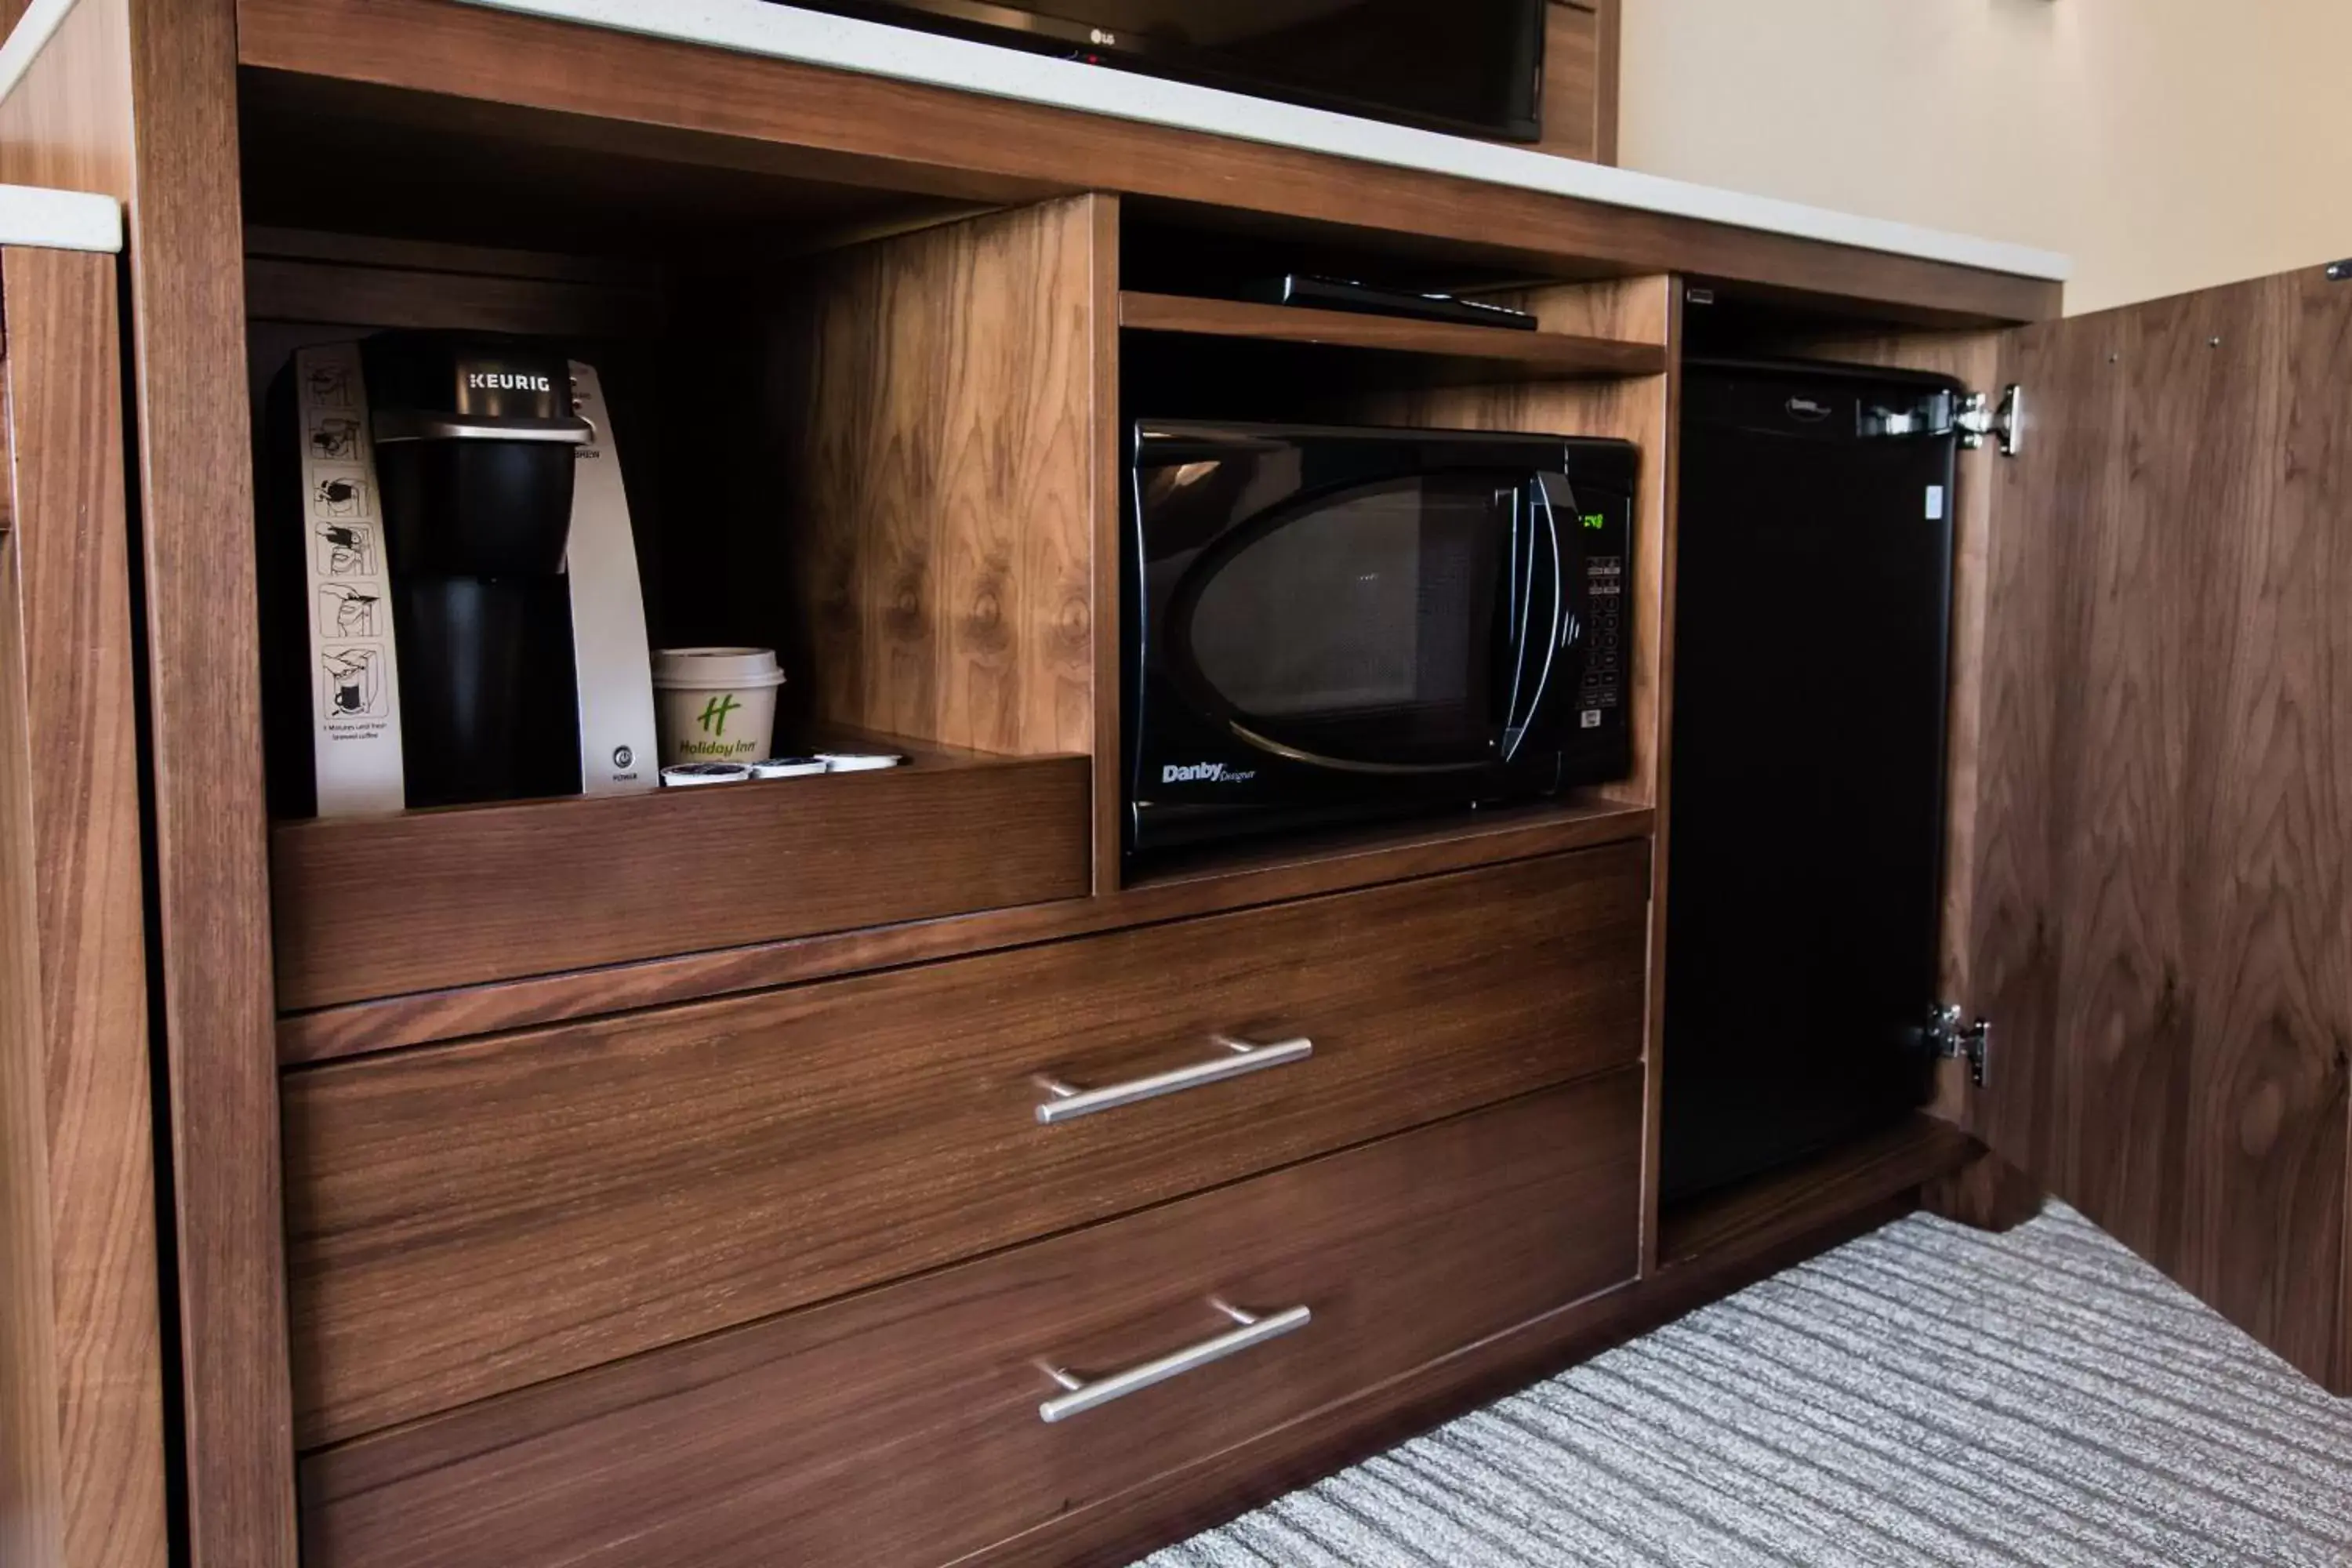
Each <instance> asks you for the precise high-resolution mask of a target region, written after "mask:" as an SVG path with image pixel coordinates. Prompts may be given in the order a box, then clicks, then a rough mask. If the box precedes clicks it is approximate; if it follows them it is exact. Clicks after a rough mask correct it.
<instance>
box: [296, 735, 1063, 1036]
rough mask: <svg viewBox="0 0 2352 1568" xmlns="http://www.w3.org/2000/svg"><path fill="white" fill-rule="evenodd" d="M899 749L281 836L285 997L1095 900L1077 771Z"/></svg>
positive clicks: (303, 828)
mask: <svg viewBox="0 0 2352 1568" xmlns="http://www.w3.org/2000/svg"><path fill="white" fill-rule="evenodd" d="M910 755H911V757H912V759H913V760H912V761H911V762H910V763H908V765H907V766H904V767H898V768H892V769H890V770H888V771H887V772H879V773H844V774H839V775H828V776H826V777H824V778H814V779H789V780H782V781H773V782H769V783H764V784H740V785H737V786H733V787H730V788H719V789H699V790H663V791H660V792H657V793H655V794H651V795H605V796H600V797H594V798H585V797H582V798H572V799H565V800H546V801H524V802H519V803H516V804H512V805H486V806H470V807H458V808H455V809H451V810H446V811H417V812H406V813H403V814H401V815H398V816H372V817H350V818H344V819H340V820H332V821H323V820H322V821H305V822H288V823H281V824H279V825H278V828H277V830H276V832H275V833H274V834H273V835H272V856H273V858H274V862H275V868H276V873H277V874H276V879H275V893H276V900H277V916H278V1003H279V1005H281V1006H284V1007H287V1008H289V1009H292V1008H301V1007H317V1006H321V1005H328V1004H331V1003H336V1002H350V1001H353V1000H356V999H359V998H362V997H369V996H383V995H393V994H399V993H402V992H406V991H415V990H421V989H424V988H426V987H430V986H446V985H449V984H469V983H478V982H482V981H489V980H504V979H511V978H514V977H516V976H520V975H530V974H543V973H550V972H552V971H556V970H566V969H580V968H586V967H588V966H591V965H593V964H601V963H615V962H620V961H625V960H629V959H643V958H652V957H657V956H660V955H663V954H667V953H671V952H694V951H696V950H697V949H701V948H717V947H726V946H730V945H732V944H734V943H737V942H762V941H773V940H776V939H778V938H783V937H793V936H803V935H806V934H808V933H810V932H812V931H845V930H849V929H852V928H855V927H859V926H868V925H882V924H887V923H889V922H892V921H909V920H925V919H929V918H933V917H936V916H940V915H947V914H956V913H961V912H963V911H965V910H988V909H997V908H1001V907H1004V906H1007V905H1014V904H1024V903H1040V902H1044V901H1046V900H1053V899H1067V898H1076V897H1077V896H1079V895H1081V894H1083V893H1084V892H1085V891H1086V890H1087V771H1088V765H1087V761H1086V759H1085V758H1083V757H1045V758H1034V759H997V758H975V757H971V756H970V755H957V754H952V753H941V752H921V751H918V752H912V753H910ZM714 878H717V879H719V880H723V881H724V882H726V883H727V884H728V886H727V887H726V888H725V889H724V890H723V891H717V890H714V889H713V879H714ZM558 910H560V911H562V918H561V919H551V913H552V912H553V911H558Z"/></svg>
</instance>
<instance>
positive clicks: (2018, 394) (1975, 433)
mask: <svg viewBox="0 0 2352 1568" xmlns="http://www.w3.org/2000/svg"><path fill="white" fill-rule="evenodd" d="M1952 423H1953V424H1954V425H1956V426H1958V427H1959V432H1960V445H1961V446H1963V447H1967V448H1968V449H1969V451H1971V452H1973V451H1975V450H1976V449H1977V448H1978V447H1981V446H1983V445H1984V444H1985V437H1988V436H1991V437H1995V438H1997V439H1998V440H1999V441H2000V455H2001V456H2002V457H2004V458H2014V457H2016V456H2017V454H2018V450H2019V448H2021V447H2023V446H2024V445H2025V389H2024V388H2023V387H2021V386H2019V385H2017V384H2014V383H2011V384H2010V385H2009V386H2008V387H2006V388H2004V389H2003V390H2002V392H2001V395H2000V404H1999V405H1994V404H1993V403H1992V402H1991V400H1990V399H1989V398H1987V397H1986V396H1985V395H1984V394H1983V393H1981V392H1970V393H1967V394H1964V395H1962V396H1961V398H1960V406H1959V411H1958V413H1957V414H1956V415H1955V416H1953V420H1952Z"/></svg>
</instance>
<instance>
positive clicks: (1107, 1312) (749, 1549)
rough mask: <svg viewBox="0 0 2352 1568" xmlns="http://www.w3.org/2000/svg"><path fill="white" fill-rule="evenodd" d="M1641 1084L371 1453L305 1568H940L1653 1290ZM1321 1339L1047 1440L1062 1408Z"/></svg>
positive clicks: (1353, 1161)
mask: <svg viewBox="0 0 2352 1568" xmlns="http://www.w3.org/2000/svg"><path fill="white" fill-rule="evenodd" d="M1641 1094H1642V1084H1641V1075H1640V1074H1639V1072H1637V1071H1622V1072H1616V1073H1612V1074H1610V1075H1608V1076H1606V1077H1604V1078H1601V1079H1594V1080H1591V1081H1589V1082H1587V1083H1584V1084H1581V1085H1578V1086H1575V1087H1572V1088H1569V1089H1555V1090H1551V1091H1549V1092H1546V1093H1543V1094H1539V1095H1537V1096H1533V1097H1531V1098H1528V1099H1524V1100H1516V1101H1514V1102H1512V1103H1510V1104H1508V1105H1506V1106H1503V1107H1500V1108H1497V1109H1494V1110H1485V1111H1480V1112H1476V1113H1474V1114H1472V1115H1470V1116H1467V1117H1464V1118H1461V1119H1458V1120H1455V1121H1448V1122H1445V1123H1443V1124H1441V1125H1439V1126H1435V1127H1429V1128H1423V1129H1422V1130H1420V1131H1413V1132H1407V1133H1403V1134H1401V1135H1399V1136H1397V1137H1394V1138H1390V1139H1386V1140H1383V1141H1381V1142H1375V1143H1372V1144H1369V1145H1366V1146H1363V1147H1360V1148H1357V1149H1353V1150H1350V1151H1349V1152H1345V1153H1340V1154H1335V1155H1331V1156H1328V1157H1327V1158H1324V1159H1321V1160H1317V1161H1312V1162H1309V1163H1306V1164H1302V1165H1296V1166H1293V1167H1291V1168H1289V1169H1287V1170H1284V1171H1280V1172H1277V1173H1274V1174H1272V1175H1268V1176H1261V1177H1258V1178H1256V1179H1255V1180H1252V1181H1248V1182H1244V1183H1240V1184H1235V1185H1233V1186H1228V1187H1224V1188H1221V1189H1219V1190H1218V1191H1215V1192H1212V1193H1207V1194H1202V1195H1199V1196H1196V1197H1192V1198H1188V1199H1185V1200H1183V1201H1181V1202H1180V1203H1175V1204H1171V1205H1164V1206H1162V1207H1160V1208H1157V1209H1152V1210H1150V1211H1147V1212H1145V1213H1143V1214H1139V1215H1131V1216H1129V1217H1128V1218H1125V1219H1119V1220H1114V1221H1111V1222H1109V1223H1108V1224H1105V1225H1100V1226H1094V1227H1091V1228H1089V1229H1085V1230H1080V1231H1076V1232H1073V1233H1071V1234H1068V1235H1065V1236H1061V1237H1055V1238H1054V1239H1052V1240H1049V1241H1044V1242H1038V1243H1034V1244H1033V1245H1030V1246H1027V1247H1020V1248H1016V1249H1014V1250H1013V1251H1011V1252H1006V1253H1003V1254H1000V1255H998V1256H996V1257H993V1258H986V1259H983V1260H982V1261H979V1262H974V1263H968V1264H964V1265H961V1266H959V1267H957V1268H950V1269H946V1270H943V1271H941V1272H939V1273H936V1274H932V1275H929V1276H927V1277H925V1278H922V1279H915V1280H911V1281H908V1282H906V1283H902V1284H898V1285H893V1286H890V1287H887V1288H886V1289H880V1290H877V1291H873V1292H870V1293H867V1294H865V1295H861V1296H857V1297H854V1298H852V1299H850V1300H845V1301H839V1302H835V1303H832V1304H829V1305H826V1306H822V1307H816V1308H811V1309H809V1310H803V1311H800V1312H796V1313H793V1314H791V1315H789V1316H786V1317H782V1318H779V1319H774V1320H772V1321H767V1322H763V1323H759V1324H756V1325H753V1326H751V1327H749V1328H743V1329H738V1330H733V1331H729V1332H726V1333H723V1334H719V1335H716V1336H713V1337H712V1338H709V1339H707V1340H703V1341H700V1342H696V1343H694V1344H691V1345H684V1346H679V1347H676V1348H674V1349H670V1350H666V1351H663V1352H658V1353H656V1354H654V1355H650V1356H645V1357H640V1358H638V1359H635V1360H633V1361H630V1362H626V1363H621V1364H619V1365H615V1366H610V1367H605V1368H603V1369H601V1370H599V1371H596V1372H593V1373H586V1374H583V1375H582V1376H579V1377H572V1378H566V1379H563V1380H562V1381H560V1382H557V1383H554V1384H546V1385H543V1386H541V1387H538V1388H533V1389H529V1390H526V1391H523V1392H521V1393H520V1394H509V1395H506V1396H504V1397H501V1398H499V1399H495V1400H492V1401H489V1402H488V1403H486V1404H483V1405H478V1406H475V1407H474V1408H472V1409H469V1410H465V1411H460V1412H457V1413H454V1414H451V1415H443V1416H439V1417H436V1418H434V1419H431V1420H427V1421H425V1422H421V1423H418V1424H416V1425H414V1426H406V1427H404V1428H401V1429H400V1430H398V1431H394V1432H388V1433H383V1434H379V1435H376V1436H370V1437H365V1438H362V1439H360V1440H358V1441H357V1442H354V1443H352V1444H348V1445H345V1446H343V1447H338V1448H332V1449H330V1450H327V1451H326V1452H324V1453H322V1454H319V1455H316V1456H313V1457H312V1458H310V1460H309V1461H307V1462H306V1464H305V1465H304V1467H303V1475H302V1482H303V1498H304V1505H303V1506H304V1523H303V1529H304V1536H305V1551H304V1556H303V1561H304V1562H305V1563H308V1564H310V1568H376V1565H379V1564H381V1565H383V1568H395V1565H396V1568H472V1565H476V1564H479V1565H481V1568H528V1565H530V1564H535V1563H566V1564H591V1563H601V1564H613V1565H615V1568H617V1565H619V1564H622V1563H631V1564H635V1563H695V1564H697V1565H698V1568H722V1565H731V1564H742V1565H745V1568H751V1565H753V1564H758V1565H761V1568H765V1565H767V1564H772V1563H795V1564H803V1565H806V1568H820V1565H828V1564H835V1563H840V1564H851V1563H855V1564H858V1565H859V1568H887V1565H890V1564H908V1565H914V1564H930V1563H945V1562H948V1561H950V1560H952V1559H954V1558H957V1557H959V1556H961V1555H962V1554H964V1553H966V1552H972V1551H976V1550H979V1549H981V1548H983V1547H986V1546H988V1545H990V1544H992V1543H993V1542H998V1541H1002V1540H1003V1539H1005V1538H1006V1537H1008V1536H1011V1535H1013V1534H1014V1533H1016V1532H1018V1531H1022V1530H1024V1529H1027V1528H1029V1527H1032V1526H1034V1525H1036V1524H1039V1523H1042V1522H1044V1521H1047V1520H1049V1519H1051V1518H1053V1517H1055V1515H1056V1514H1058V1513H1060V1512H1063V1511H1065V1510H1071V1509H1076V1508H1081V1507H1084V1506H1085V1505H1087V1504H1088V1503H1090V1502H1094V1501H1097V1500H1101V1499H1103V1498H1106V1497H1108V1496H1110V1495H1112V1494H1113V1493H1115V1492H1118V1491H1119V1490H1122V1489H1126V1488H1129V1487H1132V1486H1136V1485H1139V1484H1141V1483H1143V1482H1146V1481H1149V1480H1150V1479H1152V1478H1153V1477H1155V1476H1158V1475H1161V1474H1163V1473H1165V1472H1167V1471H1169V1470H1171V1469H1173V1468H1178V1467H1180V1466H1182V1465H1185V1464H1187V1463H1191V1462H1193V1461H1196V1460H1199V1459H1202V1458H1207V1457H1208V1456H1210V1455H1212V1454H1214V1453H1217V1452H1220V1451H1222V1450H1223V1449H1225V1448H1227V1447H1231V1446H1233V1445H1234V1444H1236V1443H1239V1442H1242V1441H1244V1440H1245V1439H1246V1438H1248V1437H1250V1436H1254V1435H1255V1434H1258V1433H1262V1432H1265V1431H1266V1430H1268V1429H1270V1428H1272V1427H1274V1426H1278V1425H1280V1424H1281V1423H1283V1422H1286V1421H1289V1420H1293V1419H1296V1418H1297V1417H1299V1416H1302V1415H1307V1414H1308V1413H1310V1412H1312V1411H1316V1410H1318V1409H1322V1408H1324V1407H1326V1406H1328V1405H1331V1404H1333V1403H1334V1402H1336V1401H1339V1400H1341V1399H1344V1398H1346V1397H1348V1396H1349V1395H1350V1394H1356V1393H1359V1392H1360V1391H1362V1390H1364V1389H1365V1388H1367V1387H1369V1386H1370V1385H1371V1384H1375V1383H1378V1382H1380V1381H1381V1380H1384V1379H1387V1378H1390V1377H1393V1376H1397V1375H1399V1374H1402V1373H1406V1372H1409V1371H1411V1370H1412V1369H1413V1368H1415V1367H1419V1366H1423V1365H1425V1364H1426V1363H1430V1362H1432V1361H1433V1360H1435V1359H1436V1358H1438V1357H1440V1356H1443V1355H1445V1354H1447V1353H1448V1352H1453V1351H1455V1350H1458V1349H1460V1348H1462V1347H1464V1346H1465V1345H1468V1344H1471V1343H1473V1342H1476V1341H1478V1340H1481V1339H1483V1338H1485V1337H1486V1336H1488V1335H1491V1334H1495V1333H1498V1332H1500V1331H1504V1330H1506V1329H1508V1328H1511V1327H1513V1326H1515V1325H1517V1324H1519V1323H1522V1322H1525V1321H1528V1320H1529V1319H1531V1318H1533V1317H1535V1316H1536V1315H1537V1314H1538V1313H1540V1312H1544V1311H1547V1310H1550V1309H1552V1308H1555V1307H1559V1306H1562V1305H1565V1304H1566V1303H1568V1302H1570V1301H1571V1300H1578V1299H1580V1298H1582V1297H1585V1296H1589V1295H1591V1294H1593V1293H1594V1292H1596V1291H1600V1290H1603V1289H1608V1288H1610V1287H1612V1286H1613V1285H1617V1284H1620V1283H1622V1282H1623V1281H1625V1280H1627V1279H1631V1278H1632V1277H1633V1272H1634V1259H1635V1255H1636V1246H1635V1235H1636V1229H1637V1221H1636V1210H1637V1207H1638V1194H1639V1189H1640V1164H1641V1156H1640V1147H1641ZM1213 1301H1223V1302H1225V1303H1229V1304H1230V1305H1232V1306H1234V1307H1235V1308H1239V1309H1241V1310H1244V1311H1247V1312H1250V1313H1253V1314H1255V1315H1257V1316H1258V1317H1259V1318H1260V1319H1261V1320H1262V1321H1265V1320H1268V1319H1270V1318H1271V1317H1272V1315H1273V1314H1276V1313H1281V1312H1285V1311H1287V1310H1293V1309H1297V1308H1302V1307H1303V1308H1305V1309H1306V1311H1307V1318H1308V1321H1307V1322H1306V1323H1305V1324H1304V1325H1303V1326H1300V1327H1297V1328H1296V1329H1294V1330H1293V1331H1290V1332H1287V1333H1286V1334H1284V1335H1282V1336H1281V1337H1279V1338H1273V1339H1269V1340H1266V1341H1265V1342H1259V1343H1256V1344H1254V1345H1249V1346H1246V1347H1243V1348H1238V1349H1235V1350H1234V1351H1233V1352H1231V1353H1230V1354H1228V1355H1226V1356H1224V1357H1223V1358H1222V1359H1217V1360H1214V1361H1212V1362H1209V1363H1206V1364H1203V1365H1201V1366H1199V1367H1197V1368H1195V1369H1194V1370H1191V1371H1187V1372H1183V1373H1179V1374H1177V1375H1174V1376H1171V1377H1170V1378H1168V1379H1167V1380H1166V1381H1164V1382H1160V1383H1157V1384H1151V1385H1150V1386H1147V1387H1145V1388H1143V1389H1141V1390H1140V1391H1139V1392H1135V1393H1131V1394H1127V1395H1126V1396H1125V1397H1122V1398H1118V1399H1116V1400H1114V1401H1112V1402H1110V1403H1108V1404H1104V1405H1098V1406H1096V1407H1095V1408H1092V1409H1088V1410H1085V1411H1083V1412H1081V1413H1078V1414H1076V1415H1070V1416H1068V1417H1067V1418H1066V1419H1064V1420H1062V1421H1060V1422H1057V1423H1055V1424H1051V1425H1049V1424H1047V1423H1046V1422H1045V1421H1044V1420H1042V1419H1041V1418H1040V1404H1041V1402H1042V1401H1044V1400H1045V1399H1047V1398H1049V1397H1052V1396H1055V1395H1056V1394H1059V1393H1060V1392H1061V1390H1060V1389H1059V1388H1058V1387H1057V1386H1056V1385H1055V1384H1054V1383H1053V1382H1051V1381H1049V1379H1048V1378H1047V1376H1046V1375H1045V1372H1044V1371H1042V1370H1041V1367H1044V1366H1058V1367H1063V1368H1066V1369H1068V1370H1070V1371H1071V1372H1073V1373H1075V1374H1076V1375H1078V1376H1080V1377H1083V1378H1086V1379H1089V1380H1093V1379H1100V1378H1102V1377H1105V1376H1108V1375H1109V1374H1110V1373H1114V1372H1117V1371H1123V1370H1127V1369H1129V1368H1131V1367H1134V1366H1136V1365H1137V1364H1138V1363H1145V1362H1149V1361H1151V1360H1153V1359H1155V1358H1160V1357H1164V1356H1170V1355H1171V1354H1174V1353H1176V1352H1181V1350H1183V1349H1185V1348H1187V1347H1190V1346H1195V1345H1197V1344H1199V1343H1200V1342H1202V1341H1203V1340H1204V1339H1207V1338H1211V1337H1213V1336H1216V1335H1218V1334H1220V1333H1221V1332H1224V1331H1232V1330H1233V1329H1234V1323H1233V1322H1232V1321H1231V1320H1229V1319H1228V1318H1226V1317H1224V1316H1223V1315H1222V1314H1221V1313H1220V1312H1219V1310H1218V1309H1217V1308H1216V1307H1215V1306H1214V1305H1213V1304H1212V1303H1213Z"/></svg>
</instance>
